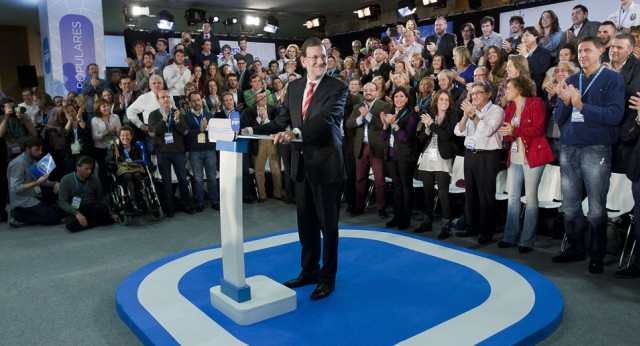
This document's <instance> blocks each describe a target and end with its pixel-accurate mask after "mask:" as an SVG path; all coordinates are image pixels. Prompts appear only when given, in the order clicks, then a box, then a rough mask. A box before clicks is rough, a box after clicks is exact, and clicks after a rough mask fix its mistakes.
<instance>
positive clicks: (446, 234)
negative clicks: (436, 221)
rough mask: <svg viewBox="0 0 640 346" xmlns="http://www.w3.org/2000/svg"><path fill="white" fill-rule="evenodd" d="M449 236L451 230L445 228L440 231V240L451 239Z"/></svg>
mask: <svg viewBox="0 0 640 346" xmlns="http://www.w3.org/2000/svg"><path fill="white" fill-rule="evenodd" d="M449 236H451V229H448V228H443V229H441V230H440V233H439V234H438V239H440V240H444V239H447V238H449Z"/></svg>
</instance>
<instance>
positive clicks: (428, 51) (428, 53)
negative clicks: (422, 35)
mask: <svg viewBox="0 0 640 346" xmlns="http://www.w3.org/2000/svg"><path fill="white" fill-rule="evenodd" d="M435 31H436V33H435V35H431V36H427V38H426V39H425V40H424V50H423V51H422V57H423V58H424V61H425V64H426V65H427V66H431V60H432V59H433V56H434V55H442V56H444V61H445V63H446V64H447V68H450V67H452V66H453V49H454V48H456V46H457V45H458V43H457V42H458V38H457V37H456V35H454V34H452V33H448V32H446V31H447V20H446V19H444V17H438V18H436V22H435Z"/></svg>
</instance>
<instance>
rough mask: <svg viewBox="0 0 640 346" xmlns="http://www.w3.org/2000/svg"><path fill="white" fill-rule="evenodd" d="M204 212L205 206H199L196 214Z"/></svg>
mask: <svg viewBox="0 0 640 346" xmlns="http://www.w3.org/2000/svg"><path fill="white" fill-rule="evenodd" d="M203 211H204V206H201V205H199V206H197V207H196V213H202V212H203Z"/></svg>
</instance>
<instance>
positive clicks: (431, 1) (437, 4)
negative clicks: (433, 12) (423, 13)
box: [422, 0, 447, 8]
mask: <svg viewBox="0 0 640 346" xmlns="http://www.w3.org/2000/svg"><path fill="white" fill-rule="evenodd" d="M422 4H423V5H425V6H430V7H434V8H445V7H447V0H422Z"/></svg>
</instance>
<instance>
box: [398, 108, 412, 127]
mask: <svg viewBox="0 0 640 346" xmlns="http://www.w3.org/2000/svg"><path fill="white" fill-rule="evenodd" d="M407 111H409V109H408V108H406V109H405V110H404V112H402V114H400V117H398V118H396V124H397V123H398V121H400V119H402V118H403V117H404V116H405V115H407Z"/></svg>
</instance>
